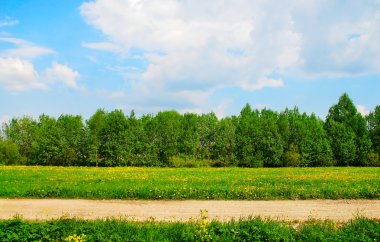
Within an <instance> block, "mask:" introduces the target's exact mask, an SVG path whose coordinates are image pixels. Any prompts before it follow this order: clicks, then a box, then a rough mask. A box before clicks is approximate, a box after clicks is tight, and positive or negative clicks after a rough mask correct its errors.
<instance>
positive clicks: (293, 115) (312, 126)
mask: <svg viewBox="0 0 380 242" xmlns="http://www.w3.org/2000/svg"><path fill="white" fill-rule="evenodd" d="M279 120H280V121H279V130H280V131H279V132H280V134H282V140H283V144H284V149H285V153H284V155H289V154H294V155H295V153H299V154H300V163H299V165H300V166H330V165H333V159H332V150H331V146H330V143H329V140H328V136H327V134H326V132H325V130H324V127H323V122H322V121H321V120H319V119H318V118H317V117H316V116H315V115H314V114H312V115H311V116H308V115H307V114H306V113H303V114H300V113H299V110H298V108H294V109H293V110H289V109H286V110H285V111H284V112H282V113H281V114H280V118H279ZM295 147H296V148H295ZM295 156H297V155H295ZM288 158H289V157H285V156H284V157H283V160H284V165H287V164H286V163H287V162H288V160H287V159H288Z"/></svg>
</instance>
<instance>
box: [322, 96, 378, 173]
mask: <svg viewBox="0 0 380 242" xmlns="http://www.w3.org/2000/svg"><path fill="white" fill-rule="evenodd" d="M325 128H326V130H327V132H328V134H329V136H330V141H331V147H332V148H333V152H334V157H335V160H336V161H337V164H338V165H343V166H344V165H354V166H366V165H368V160H367V158H368V153H369V152H370V150H371V140H370V138H369V135H368V130H367V127H366V122H365V119H364V118H363V117H362V116H361V115H360V113H358V111H357V110H356V108H355V105H354V104H353V102H352V100H351V99H350V97H349V96H348V95H347V94H346V93H345V94H343V95H342V96H341V97H340V98H339V102H338V103H337V104H335V105H333V106H332V107H331V108H330V110H329V113H328V115H327V118H326V123H325ZM339 143H341V144H339ZM349 153H351V154H349Z"/></svg>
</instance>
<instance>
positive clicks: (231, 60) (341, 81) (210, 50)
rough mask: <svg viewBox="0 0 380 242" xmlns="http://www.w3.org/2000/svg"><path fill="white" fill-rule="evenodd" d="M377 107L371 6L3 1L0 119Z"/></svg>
mask: <svg viewBox="0 0 380 242" xmlns="http://www.w3.org/2000/svg"><path fill="white" fill-rule="evenodd" d="M344 92H346V93H348V94H349V96H350V97H351V98H352V100H353V101H354V103H355V105H357V108H358V110H359V111H360V112H361V113H363V114H367V113H368V112H369V111H371V110H373V109H374V108H375V107H376V105H379V104H380V1H379V0H366V1H343V0H308V1H304V0H283V1H278V0H266V1H262V0H211V1H204V0H154V1H149V0H91V1H79V0H64V1H51V0H0V122H6V121H9V120H10V119H11V118H14V117H22V116H24V115H27V116H32V117H34V118H38V116H39V115H41V114H43V113H44V114H47V115H51V116H54V117H59V115H61V114H78V115H82V116H83V118H84V119H88V118H89V117H90V116H91V115H92V114H94V113H95V111H96V110H97V109H99V108H104V109H105V110H108V111H111V110H114V109H122V110H123V111H124V112H125V113H126V114H129V113H130V112H131V110H134V111H135V112H136V113H137V114H138V115H142V114H155V113H157V112H159V111H162V110H177V111H178V112H180V113H185V112H194V113H208V112H211V111H213V112H215V113H216V115H217V116H218V117H220V118H222V117H225V116H230V115H238V114H239V112H240V110H241V109H242V108H243V106H244V105H245V104H246V103H249V104H250V105H251V106H252V107H253V108H257V109H262V108H269V109H272V110H275V111H282V110H284V109H285V108H286V107H288V108H293V107H295V106H297V107H298V108H299V110H300V111H301V112H306V113H309V114H310V113H315V114H316V115H318V116H319V117H321V118H322V119H324V118H325V116H326V115H327V113H328V109H329V108H330V107H331V106H332V105H333V104H335V103H337V101H338V99H339V96H341V95H342V94H343V93H344Z"/></svg>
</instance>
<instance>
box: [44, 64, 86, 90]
mask: <svg viewBox="0 0 380 242" xmlns="http://www.w3.org/2000/svg"><path fill="white" fill-rule="evenodd" d="M79 76H80V75H79V73H78V72H77V71H75V70H73V69H71V68H70V67H69V66H67V65H62V64H58V63H53V65H52V66H51V67H49V68H47V69H46V70H45V72H44V77H43V78H44V79H46V80H47V81H49V82H51V83H54V82H62V83H63V84H64V85H65V86H67V87H69V88H73V89H81V87H79V86H78V83H77V79H78V78H79Z"/></svg>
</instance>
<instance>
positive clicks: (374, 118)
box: [367, 105, 380, 155]
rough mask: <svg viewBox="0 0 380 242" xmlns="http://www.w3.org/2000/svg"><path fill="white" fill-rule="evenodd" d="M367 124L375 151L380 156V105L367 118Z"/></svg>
mask: <svg viewBox="0 0 380 242" xmlns="http://www.w3.org/2000/svg"><path fill="white" fill-rule="evenodd" d="M367 124H368V130H369V136H370V138H371V141H372V146H373V150H374V151H375V152H377V153H378V154H379V155H380V105H378V106H376V108H375V110H374V111H373V112H371V113H370V114H369V115H368V116H367Z"/></svg>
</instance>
